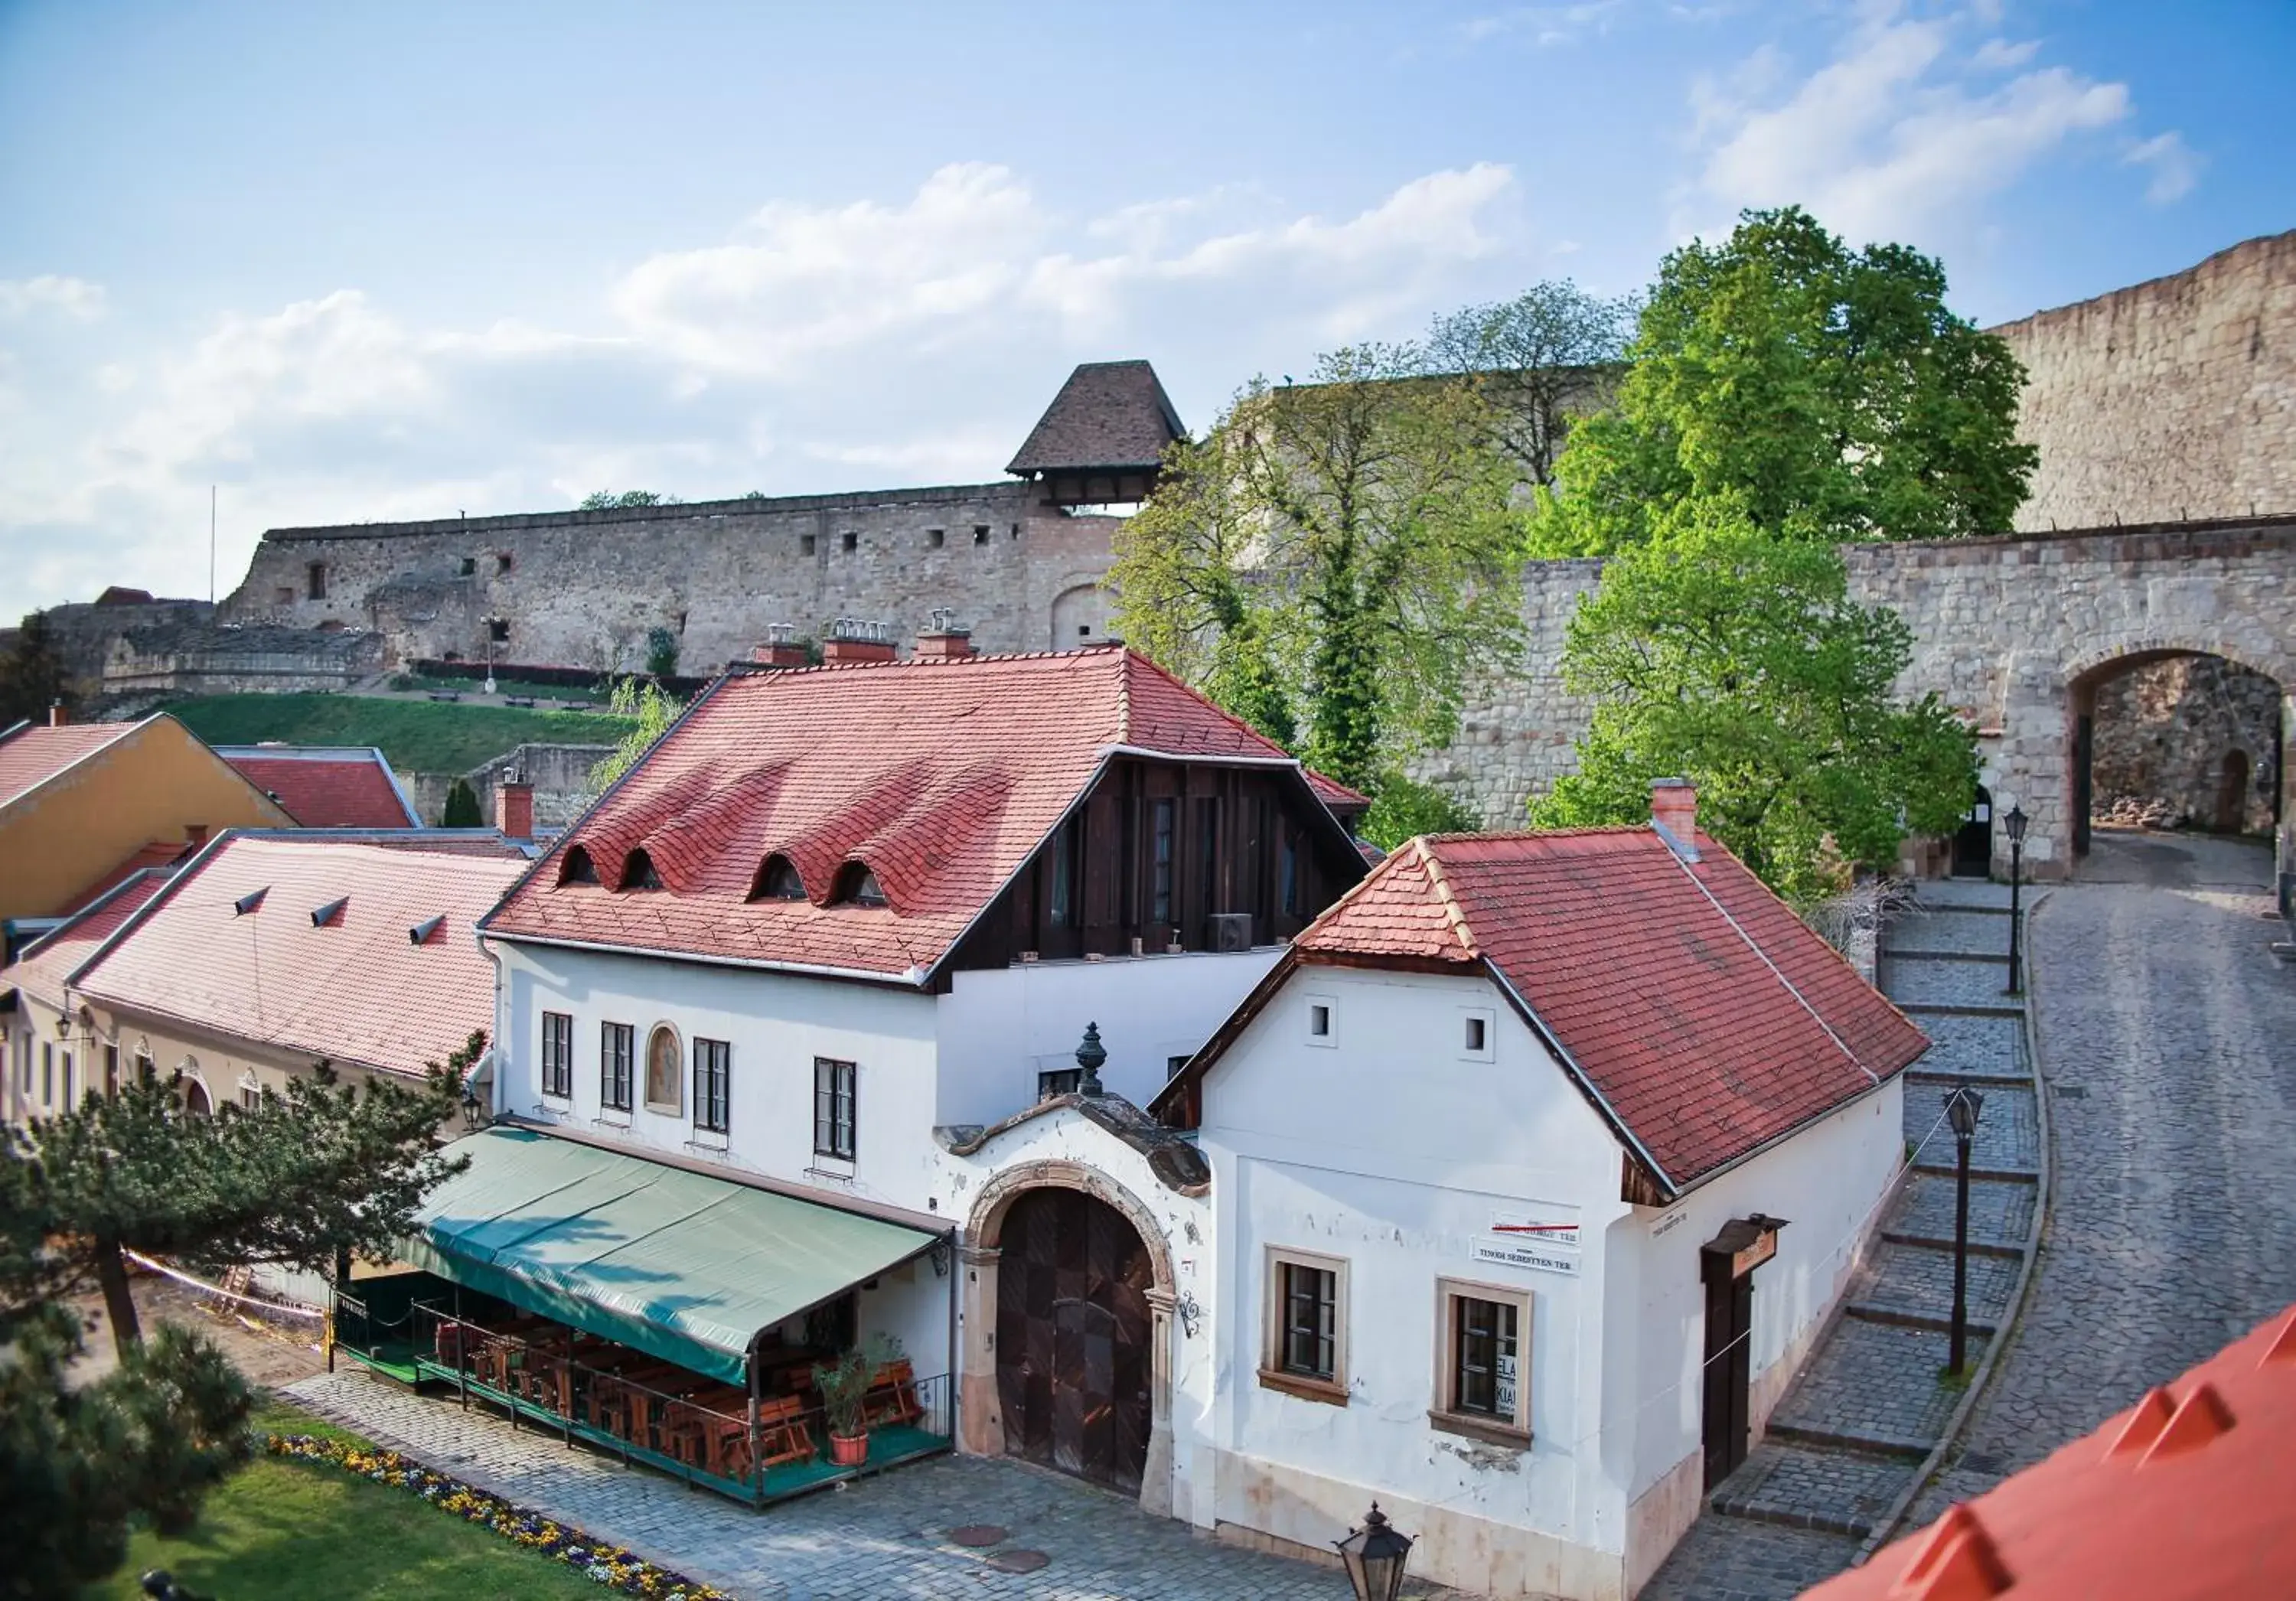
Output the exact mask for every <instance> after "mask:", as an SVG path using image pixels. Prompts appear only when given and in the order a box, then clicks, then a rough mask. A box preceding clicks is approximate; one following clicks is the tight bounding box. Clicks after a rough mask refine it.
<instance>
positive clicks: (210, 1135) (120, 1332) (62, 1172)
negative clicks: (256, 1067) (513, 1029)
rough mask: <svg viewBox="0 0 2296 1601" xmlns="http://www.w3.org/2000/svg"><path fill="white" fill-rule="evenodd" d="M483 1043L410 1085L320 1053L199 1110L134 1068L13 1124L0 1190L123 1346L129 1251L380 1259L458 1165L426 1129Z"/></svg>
mask: <svg viewBox="0 0 2296 1601" xmlns="http://www.w3.org/2000/svg"><path fill="white" fill-rule="evenodd" d="M485 1046H486V1037H485V1035H483V1034H473V1035H472V1036H471V1039H470V1040H469V1042H468V1043H467V1044H466V1045H464V1046H463V1048H462V1049H460V1050H458V1051H456V1052H455V1054H454V1055H452V1056H450V1057H449V1058H448V1059H447V1063H446V1064H445V1065H444V1066H440V1065H438V1064H436V1063H434V1064H433V1065H432V1067H431V1070H430V1073H429V1074H428V1076H427V1077H426V1078H425V1079H424V1080H422V1082H421V1083H419V1084H413V1085H409V1084H399V1083H395V1082H392V1081H389V1080H384V1079H381V1078H379V1077H378V1078H372V1079H369V1080H367V1081H365V1083H362V1084H346V1083H343V1082H341V1081H340V1080H339V1079H338V1078H337V1076H336V1074H335V1072H334V1071H333V1070H332V1067H331V1066H330V1065H329V1064H328V1063H324V1062H321V1063H317V1064H316V1066H315V1067H314V1068H313V1070H312V1071H310V1072H308V1073H302V1074H298V1075H296V1076H295V1077H294V1078H292V1079H291V1080H289V1081H288V1085H287V1088H286V1089H285V1091H284V1092H283V1093H282V1094H278V1095H266V1096H264V1097H263V1098H262V1099H261V1100H260V1101H259V1102H258V1104H255V1105H254V1106H251V1107H239V1106H227V1107H225V1108H224V1109H223V1110H222V1111H221V1112H219V1113H218V1114H217V1115H216V1116H214V1117H208V1118H202V1117H193V1116H191V1115H189V1114H187V1113H185V1112H184V1111H183V1110H182V1108H181V1105H180V1104H179V1101H178V1098H177V1086H176V1080H175V1079H174V1078H173V1077H170V1078H168V1079H162V1078H160V1076H159V1075H157V1074H139V1075H135V1077H133V1078H131V1079H130V1080H129V1081H128V1082H127V1083H126V1084H124V1085H122V1086H121V1087H120V1088H119V1090H118V1091H117V1092H115V1093H114V1094H111V1095H108V1096H90V1097H88V1098H87V1099H86V1100H84V1101H83V1102H81V1103H80V1104H79V1105H78V1107H76V1108H75V1109H74V1110H72V1111H70V1112H66V1113H65V1114H63V1115H62V1116H61V1117H55V1118H49V1119H45V1120H43V1121H37V1122H35V1123H33V1124H32V1125H31V1126H30V1127H29V1129H10V1130H9V1131H8V1134H7V1137H6V1140H5V1144H4V1145H0V1152H4V1154H0V1162H5V1163H8V1164H21V1165H22V1166H24V1167H27V1168H29V1176H25V1177H19V1178H15V1179H12V1180H11V1181H9V1182H8V1183H7V1184H6V1186H5V1191H6V1193H9V1194H12V1195H19V1196H21V1197H23V1198H24V1200H25V1203H26V1204H28V1205H29V1208H30V1210H31V1215H32V1216H34V1217H36V1218H37V1219H40V1221H41V1228H42V1232H43V1235H44V1236H45V1238H46V1239H47V1240H48V1242H49V1245H48V1253H49V1258H50V1261H51V1266H50V1267H49V1268H48V1271H49V1272H50V1273H52V1274H60V1275H61V1278H62V1280H63V1284H64V1286H65V1287H68V1288H73V1289H77V1288H80V1287H84V1286H86V1285H89V1284H94V1285H95V1286H97V1287H98V1288H100V1289H101V1290H102V1293H103V1301H104V1310H105V1311H106V1313H107V1314H108V1315H109V1316H110V1318H111V1329H112V1338H113V1342H114V1343H115V1344H116V1345H117V1346H118V1348H119V1353H120V1355H121V1356H122V1357H123V1358H125V1357H126V1356H127V1355H128V1353H129V1352H130V1351H133V1350H134V1349H135V1345H136V1343H137V1341H138V1339H139V1337H140V1334H141V1330H140V1327H139V1325H138V1323H137V1319H136V1315H135V1301H134V1299H133V1298H132V1297H131V1296H130V1295H129V1293H128V1288H127V1261H126V1260H125V1256H124V1253H125V1252H130V1251H133V1252H140V1253H142V1254H144V1255H147V1256H160V1257H179V1258H182V1259H184V1260H188V1261H191V1262H193V1263H196V1264H201V1265H208V1266H215V1267H222V1266H225V1265H237V1264H248V1265H258V1264H272V1265H278V1266H285V1267H293V1268H303V1269H306V1270H307V1271H312V1272H320V1271H327V1270H331V1269H332V1268H333V1267H334V1265H335V1262H336V1259H337V1253H338V1252H358V1253H360V1254H362V1255H366V1256H370V1257H377V1258H382V1259H385V1260H387V1259H388V1258H389V1255H390V1253H391V1252H392V1251H393V1250H394V1248H395V1247H396V1246H397V1244H398V1241H399V1240H400V1239H402V1238H403V1237H405V1236H406V1235H407V1234H409V1233H411V1232H413V1228H414V1209H415V1207H416V1206H417V1204H418V1203H420V1202H421V1201H422V1196H423V1195H424V1193H425V1192H426V1191H428V1190H429V1189H430V1186H432V1185H434V1184H436V1183H438V1182H439V1179H441V1178H446V1177H447V1176H448V1175H449V1174H450V1173H452V1172H455V1171H457V1170H459V1168H460V1165H461V1164H460V1163H459V1162H450V1161H449V1160H448V1159H447V1158H445V1157H443V1156H441V1155H440V1154H439V1149H438V1147H439V1128H440V1125H441V1124H442V1123H444V1122H445V1121H447V1119H448V1118H449V1117H452V1116H454V1115H455V1114H456V1112H458V1110H459V1108H460V1105H461V1098H462V1090H461V1085H462V1075H463V1072H464V1071H466V1070H467V1069H468V1068H469V1067H470V1065H471V1063H474V1062H476V1061H477V1059H478V1057H479V1055H480V1053H481V1052H482V1051H483V1050H484V1049H485ZM51 1287H53V1285H52V1286H51Z"/></svg>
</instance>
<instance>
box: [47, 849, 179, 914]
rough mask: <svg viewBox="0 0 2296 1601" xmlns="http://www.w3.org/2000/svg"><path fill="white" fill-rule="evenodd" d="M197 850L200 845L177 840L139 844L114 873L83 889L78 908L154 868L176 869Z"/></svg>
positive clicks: (113, 870) (89, 904) (112, 869)
mask: <svg viewBox="0 0 2296 1601" xmlns="http://www.w3.org/2000/svg"><path fill="white" fill-rule="evenodd" d="M197 849H198V847H197V846H194V845H186V844H183V843H181V842H177V841H175V840H153V841H152V842H150V843H149V844H146V845H139V846H137V847H136V848H135V850H132V851H130V852H129V853H128V854H127V856H126V857H125V858H122V859H121V860H120V861H119V863H117V864H116V865H115V866H113V867H112V868H111V871H110V872H108V873H106V874H104V875H103V876H102V878H99V879H97V880H96V881H95V882H94V883H92V884H90V885H88V886H87V888H86V889H85V890H82V891H80V892H79V902H78V905H79V907H89V906H93V905H94V903H95V902H96V901H97V900H98V899H101V898H102V897H103V896H105V895H108V894H110V893H111V891H112V890H114V889H115V888H117V887H118V886H119V885H120V884H124V883H127V881H128V880H129V879H131V878H133V877H135V874H138V873H142V872H143V871H145V870H146V869H148V868H152V867H172V866H176V863H178V862H181V861H183V860H184V859H185V858H188V857H189V856H190V855H191V854H192V852H193V850H197ZM75 909H78V908H77V907H76V908H75Z"/></svg>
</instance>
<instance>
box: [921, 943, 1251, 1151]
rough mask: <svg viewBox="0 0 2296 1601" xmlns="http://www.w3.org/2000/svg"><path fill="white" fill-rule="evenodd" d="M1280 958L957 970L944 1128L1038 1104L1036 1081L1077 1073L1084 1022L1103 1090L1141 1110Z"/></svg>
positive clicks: (948, 1033)
mask: <svg viewBox="0 0 2296 1601" xmlns="http://www.w3.org/2000/svg"><path fill="white" fill-rule="evenodd" d="M1280 954H1281V952H1280V951H1279V950H1278V949H1277V948H1275V947H1273V946H1270V947H1268V948H1265V949H1262V950H1252V951H1239V952H1236V953H1234V954H1232V955H1227V956H1219V955H1215V954H1212V953H1210V952H1204V951H1191V952H1189V953H1187V954H1185V955H1182V956H1130V957H1120V958H1116V959H1112V960H1110V961H1106V962H1028V963H1021V964H1019V965H1014V966H1012V967H1006V968H1002V969H998V970H995V971H990V972H981V973H958V974H957V975H956V977H955V982H954V983H953V985H952V986H951V988H950V990H949V993H948V994H947V995H946V996H944V997H943V998H941V1001H940V1010H939V1025H938V1026H939V1042H940V1112H939V1121H942V1122H944V1123H980V1124H988V1123H996V1122H1001V1121H1003V1120H1005V1118H1008V1117H1010V1116H1012V1115H1013V1112H1017V1111H1019V1110H1020V1109H1021V1107H1023V1106H1026V1105H1028V1104H1030V1103H1031V1102H1033V1101H1034V1100H1035V1099H1036V1098H1037V1074H1038V1073H1039V1072H1042V1071H1058V1070H1060V1069H1063V1068H1071V1067H1074V1066H1075V1065H1076V1048H1077V1044H1078V1041H1079V1040H1081V1039H1083V1038H1084V1030H1085V1024H1087V1022H1097V1023H1098V1024H1099V1025H1100V1039H1101V1044H1102V1045H1103V1047H1106V1049H1107V1051H1108V1063H1107V1065H1106V1066H1104V1067H1103V1068H1102V1069H1101V1070H1100V1079H1101V1082H1102V1084H1103V1085H1104V1086H1106V1087H1107V1088H1109V1089H1110V1090H1111V1091H1113V1092H1114V1093H1115V1094H1117V1095H1120V1096H1124V1098H1125V1099H1127V1100H1128V1101H1131V1102H1133V1103H1134V1104H1136V1105H1142V1106H1144V1105H1146V1104H1148V1103H1149V1101H1150V1100H1151V1099H1152V1098H1153V1097H1154V1096H1155V1094H1156V1092H1157V1091H1158V1090H1160V1089H1161V1088H1164V1080H1165V1079H1166V1078H1167V1077H1169V1063H1170V1061H1171V1058H1173V1057H1175V1056H1190V1055H1194V1054H1195V1052H1196V1049H1197V1047H1200V1046H1201V1045H1202V1044H1203V1043H1204V1041H1205V1040H1207V1039H1210V1038H1211V1033H1212V1030H1215V1029H1217V1028H1218V1027H1219V1025H1220V1024H1221V1023H1223V1022H1226V1021H1227V1016H1228V1014H1230V1013H1231V1012H1233V1011H1234V1010H1235V1008H1236V1006H1237V1004H1238V1003H1240V1002H1241V1001H1242V999H1243V998H1244V997H1245V996H1247V995H1249V994H1250V993H1251V987H1252V986H1253V985H1254V984H1257V983H1258V982H1259V981H1260V980H1261V979H1262V978H1263V977H1265V976H1266V974H1267V970H1268V969H1269V968H1270V967H1272V966H1274V965H1275V958H1276V957H1277V956H1278V955H1280Z"/></svg>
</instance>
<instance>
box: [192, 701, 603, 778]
mask: <svg viewBox="0 0 2296 1601" xmlns="http://www.w3.org/2000/svg"><path fill="white" fill-rule="evenodd" d="M167 710H168V711H170V712H172V713H173V714H174V715H175V716H176V718H179V719H181V720H182V722H183V723H184V727H188V728H189V729H191V731H192V732H193V733H194V734H196V735H199V736H200V737H201V739H203V740H206V741H207V742H208V743H210V744H217V745H251V744H254V743H256V742H257V741H258V740H266V739H277V740H284V741H286V742H287V743H289V744H293V745H375V746H379V747H380V748H381V751H382V754H383V758H384V759H385V760H387V761H389V763H390V765H391V766H392V767H394V768H398V770H399V771H400V772H402V773H467V772H469V771H470V770H471V768H475V767H478V766H479V765H480V763H482V762H485V761H488V760H490V759H493V758H495V757H496V756H499V755H501V754H502V753H503V752H504V751H507V750H509V749H510V748H511V747H512V745H518V744H524V743H528V742H529V741H532V742H535V743H542V744H565V745H611V744H614V743H618V742H619V740H620V739H621V737H622V735H625V734H627V733H628V732H629V731H630V728H631V727H632V719H630V718H619V717H612V716H609V715H607V714H606V713H604V712H591V711H526V710H518V709H515V708H512V707H508V706H464V705H459V704H455V703H452V702H440V701H398V700H387V699H384V698H382V697H381V696H376V695H348V694H284V695H273V694H245V695H203V696H200V697H197V698H195V699H193V700H188V701H178V702H176V703H175V704H173V705H171V706H169V707H168V708H167Z"/></svg>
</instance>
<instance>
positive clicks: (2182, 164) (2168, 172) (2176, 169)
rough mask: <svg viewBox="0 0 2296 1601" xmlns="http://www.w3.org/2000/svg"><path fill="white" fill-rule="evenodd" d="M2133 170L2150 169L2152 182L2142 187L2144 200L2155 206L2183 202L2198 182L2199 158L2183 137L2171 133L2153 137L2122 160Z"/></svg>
mask: <svg viewBox="0 0 2296 1601" xmlns="http://www.w3.org/2000/svg"><path fill="white" fill-rule="evenodd" d="M2121 160H2124V161H2126V162H2128V163H2129V164H2130V165H2131V166H2134V167H2149V168H2152V169H2153V177H2152V181H2151V182H2149V183H2147V184H2146V185H2144V198H2145V199H2146V200H2148V201H2152V202H2153V204H2154V205H2156V206H2165V205H2167V204H2168V203H2169V201H2175V200H2182V199H2183V198H2184V197H2185V195H2186V194H2189V193H2192V188H2193V185H2194V184H2197V183H2199V182H2200V181H2201V158H2200V155H2199V154H2198V152H2195V151H2194V149H2193V148H2192V146H2190V145H2188V144H2185V139H2184V135H2181V134H2178V133H2177V132H2175V131H2173V130H2171V131H2170V132H2169V133H2165V134H2156V135H2153V137H2152V138H2150V139H2147V140H2145V141H2144V143H2143V144H2139V145H2137V146H2136V148H2135V149H2133V150H2131V151H2130V152H2128V154H2127V155H2125V156H2123V157H2122V158H2121Z"/></svg>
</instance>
